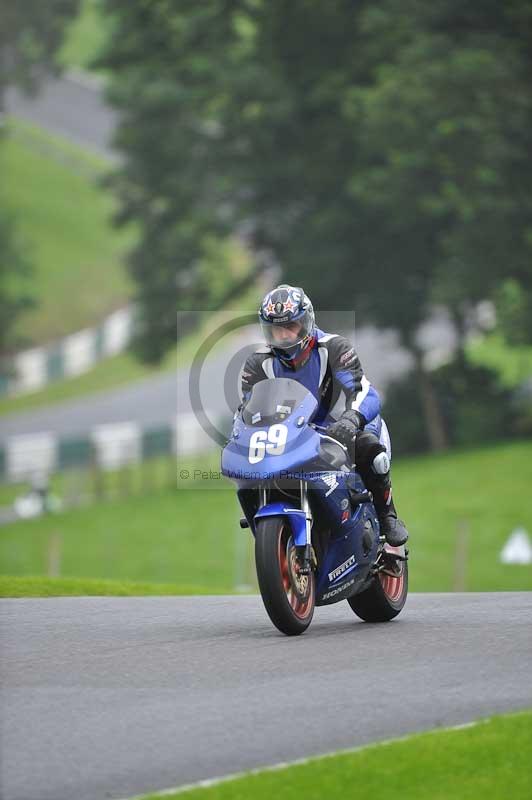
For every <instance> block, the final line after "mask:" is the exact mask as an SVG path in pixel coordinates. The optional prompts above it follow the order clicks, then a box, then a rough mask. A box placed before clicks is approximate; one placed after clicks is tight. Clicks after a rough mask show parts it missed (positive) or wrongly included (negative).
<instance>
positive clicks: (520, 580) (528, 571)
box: [0, 441, 532, 592]
mask: <svg viewBox="0 0 532 800" xmlns="http://www.w3.org/2000/svg"><path fill="white" fill-rule="evenodd" d="M218 458H219V456H218V455H216V454H215V455H214V456H213V458H212V459H211V460H210V466H214V467H216V464H218V463H219V461H218ZM531 458H532V442H531V441H526V442H512V443H509V444H503V445H499V446H497V447H486V448H484V449H481V450H468V451H464V452H454V453H448V454H444V455H438V456H425V457H419V458H411V459H403V460H399V461H397V463H396V464H395V466H394V471H393V474H394V493H395V497H396V500H397V506H398V509H399V512H400V514H401V516H402V517H403V518H404V519H405V520H406V522H407V524H408V527H409V530H410V537H411V538H410V548H411V549H410V587H411V589H412V590H413V591H425V592H433V591H451V590H452V589H453V588H455V586H456V584H455V581H456V575H455V561H456V550H457V539H458V536H459V532H460V531H462V530H465V531H466V539H467V541H466V556H465V574H464V588H465V589H466V590H469V591H498V590H500V591H505V590H515V591H520V590H532V566H531V565H508V564H501V563H500V561H499V553H500V550H501V548H502V547H503V545H504V543H505V541H506V540H507V538H508V536H509V535H510V533H511V531H512V530H513V529H514V528H516V527H520V526H522V527H525V528H526V529H528V531H530V532H531V534H532V506H531V504H530V503H529V502H528V497H529V491H530V487H529V473H530V461H531ZM205 465H206V466H207V465H209V462H206V463H205ZM180 466H181V465H180ZM189 466H190V467H191V468H193V467H194V466H195V465H193V464H189ZM155 468H156V467H155V465H154V469H155ZM115 479H116V480H117V483H118V484H120V479H119V478H116V476H115V478H113V479H112V480H115ZM65 480H66V478H65ZM153 484H155V485H156V484H157V480H156V478H155V477H154V480H153ZM188 486H191V488H187V487H188ZM239 516H240V510H239V507H238V503H237V500H236V496H235V492H234V489H233V486H232V485H231V484H230V483H229V482H227V481H225V480H224V479H222V480H214V481H209V480H200V481H197V482H195V483H194V484H192V485H191V484H190V483H188V482H186V481H185V482H183V483H181V485H180V488H175V487H172V488H166V489H161V490H160V491H151V492H149V493H145V494H137V495H136V496H134V497H131V498H127V497H116V498H115V499H113V500H111V501H108V502H104V503H100V504H98V505H93V506H88V507H85V508H78V509H72V510H69V511H65V512H63V513H60V514H56V515H50V516H47V517H41V518H38V519H34V520H26V521H19V522H16V523H13V524H10V525H5V526H2V527H0V571H1V572H3V573H6V574H9V575H20V576H23V575H38V574H47V573H48V560H49V549H50V542H51V539H52V537H56V536H57V535H59V536H60V538H61V542H62V545H61V549H62V555H61V564H62V567H61V574H63V575H68V576H71V577H79V578H105V579H112V580H120V581H123V580H127V581H143V582H149V583H172V584H179V585H181V584H183V585H190V584H192V585H194V586H200V587H201V586H203V587H205V588H206V589H209V587H212V586H216V587H217V589H218V588H219V589H227V590H231V589H233V588H234V586H235V585H236V584H252V583H253V584H254V581H255V579H254V567H253V553H252V537H251V535H250V533H249V531H241V530H240V529H239V527H238V519H239Z"/></svg>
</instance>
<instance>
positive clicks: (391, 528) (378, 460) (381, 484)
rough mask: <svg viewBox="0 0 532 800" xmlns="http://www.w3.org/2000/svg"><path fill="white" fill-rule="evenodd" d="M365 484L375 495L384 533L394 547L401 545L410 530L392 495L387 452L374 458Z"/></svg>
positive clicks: (374, 501) (375, 503)
mask: <svg viewBox="0 0 532 800" xmlns="http://www.w3.org/2000/svg"><path fill="white" fill-rule="evenodd" d="M365 484H366V488H367V489H369V491H370V492H371V493H372V495H373V505H374V506H375V510H376V512H377V517H378V518H379V524H380V527H381V533H382V535H383V536H384V537H385V539H386V541H387V542H388V544H391V545H392V547H399V546H400V545H402V544H404V543H405V542H406V541H407V540H408V531H407V529H406V527H405V524H404V522H402V521H401V520H400V519H398V518H397V511H396V509H395V505H394V502H393V497H392V482H391V480H390V460H389V458H388V456H387V455H386V453H379V455H377V456H376V457H375V458H374V459H373V464H372V468H371V470H370V471H369V474H368V475H366V476H365Z"/></svg>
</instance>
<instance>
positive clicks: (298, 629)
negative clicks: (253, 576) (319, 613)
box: [255, 517, 316, 636]
mask: <svg viewBox="0 0 532 800" xmlns="http://www.w3.org/2000/svg"><path fill="white" fill-rule="evenodd" d="M255 563H256V566H257V578H258V580H259V589H260V593H261V595H262V600H263V602H264V606H265V608H266V611H267V612H268V616H269V617H270V619H271V621H272V622H273V624H274V625H275V627H276V628H278V629H279V630H280V631H282V633H286V634H287V636H297V635H298V634H300V633H303V632H304V631H306V629H307V628H308V626H309V625H310V623H311V620H312V616H313V614H314V603H315V598H316V578H315V575H314V573H313V572H311V573H310V575H301V573H300V572H299V565H298V562H297V558H296V548H295V546H294V541H293V538H292V530H291V528H290V523H289V522H288V521H287V520H286V519H283V518H282V517H265V518H264V519H261V520H259V521H258V523H257V529H256V536H255Z"/></svg>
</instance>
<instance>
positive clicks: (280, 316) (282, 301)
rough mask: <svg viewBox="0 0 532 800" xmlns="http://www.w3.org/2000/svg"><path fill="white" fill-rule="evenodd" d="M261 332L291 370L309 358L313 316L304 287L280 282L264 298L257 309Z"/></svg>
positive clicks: (314, 322) (312, 338) (312, 339)
mask: <svg viewBox="0 0 532 800" xmlns="http://www.w3.org/2000/svg"><path fill="white" fill-rule="evenodd" d="M259 322H260V327H261V331H262V334H263V336H264V339H265V341H266V343H267V344H268V345H270V347H271V348H272V350H273V352H274V354H275V355H276V356H277V357H278V358H279V359H280V361H282V363H283V364H285V365H286V366H290V367H292V369H298V368H299V367H302V366H303V365H304V364H306V362H307V361H308V359H309V357H310V353H311V350H312V348H313V347H314V344H315V341H316V339H315V335H314V333H315V325H316V321H315V317H314V309H313V307H312V303H311V302H310V299H309V298H308V297H307V295H306V294H305V292H304V291H303V289H301V288H299V287H297V286H290V285H289V284H287V283H282V284H281V285H280V286H277V287H276V288H275V289H272V291H270V292H268V294H267V295H266V296H265V297H264V299H263V301H262V303H261V306H260V308H259Z"/></svg>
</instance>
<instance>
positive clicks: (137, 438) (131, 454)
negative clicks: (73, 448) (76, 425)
mask: <svg viewBox="0 0 532 800" xmlns="http://www.w3.org/2000/svg"><path fill="white" fill-rule="evenodd" d="M91 439H92V441H93V442H94V446H95V448H96V460H97V462H98V464H99V465H100V466H101V467H102V468H103V469H117V468H118V467H122V466H124V465H125V464H131V463H132V462H136V461H140V459H141V456H142V438H141V430H140V428H139V425H138V424H137V423H136V422H119V423H113V424H109V425H98V426H97V427H96V428H93V429H92V431H91Z"/></svg>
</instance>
